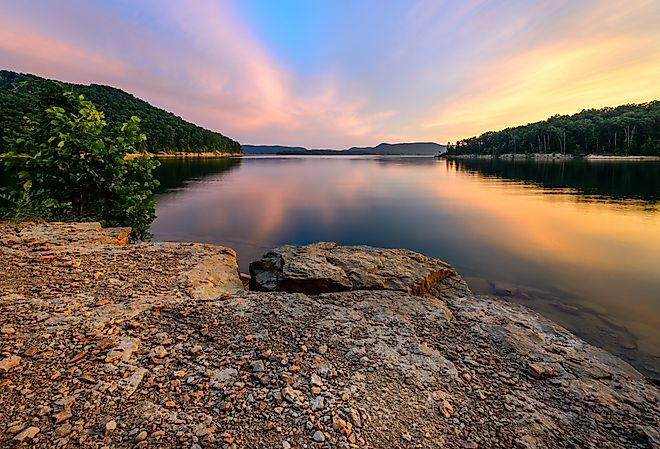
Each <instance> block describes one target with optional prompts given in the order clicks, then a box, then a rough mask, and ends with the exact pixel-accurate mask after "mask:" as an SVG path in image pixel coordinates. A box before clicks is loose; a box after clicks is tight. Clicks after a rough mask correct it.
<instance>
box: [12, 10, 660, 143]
mask: <svg viewBox="0 0 660 449" xmlns="http://www.w3.org/2000/svg"><path fill="white" fill-rule="evenodd" d="M1 7H2V14H1V15H0V68H2V69H8V70H15V71H20V72H28V73H34V74H37V75H41V76H45V77H50V78H57V79H61V80H65V81H71V82H81V83H92V82H93V83H100V84H110V85H113V86H116V87H119V88H121V89H124V90H126V91H128V92H131V93H133V94H134V95H136V96H138V97H140V98H143V99H145V100H147V101H149V102H150V103H152V104H154V105H156V106H158V107H162V108H164V109H167V110H169V111H172V112H174V113H175V114H177V115H180V116H182V117H183V118H185V119H186V120H189V121H192V122H194V123H197V124H199V125H202V126H204V127H207V128H210V129H213V130H216V131H220V132H222V133H223V134H226V135H229V136H230V137H233V138H235V139H237V140H239V141H240V142H241V143H251V144H280V145H302V146H307V147H312V148H344V147H350V146H354V145H375V144H378V143H379V142H382V141H388V142H401V141H436V142H440V143H446V142H447V141H453V140H455V139H457V138H460V137H468V136H471V135H474V134H479V133H481V132H483V131H487V130H496V129H500V128H503V127H506V126H509V125H517V124H525V123H528V122H531V121H537V120H541V119H544V118H546V117H548V116H550V115H553V114H557V113H560V114H566V113H574V112H578V111H580V110H581V109H583V108H590V107H603V106H615V105H618V104H623V103H630V102H644V101H649V100H653V99H660V1H657V0H650V1H643V0H626V1H623V0H594V1H592V0H539V1H523V0H509V1H494V0H491V1H480V0H460V1H458V0H420V1H412V0H401V1H384V0H363V1H356V0H341V1H340V0H326V1H321V0H317V1H314V0H298V1H294V0H279V1H267V0H262V1H258V0H235V1H230V0H186V1H182V0H181V1H175V0H140V1H131V0H115V1H100V0H98V1H91V0H41V1H38V0H14V1H12V0H3V1H2V3H1Z"/></svg>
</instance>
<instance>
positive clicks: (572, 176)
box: [448, 159, 660, 210]
mask: <svg viewBox="0 0 660 449" xmlns="http://www.w3.org/2000/svg"><path fill="white" fill-rule="evenodd" d="M448 164H450V165H452V166H454V167H455V168H456V169H457V170H460V171H463V172H466V173H473V174H478V175H479V176H481V177H494V178H498V179H504V180H511V181H517V182H522V183H528V184H533V185H536V186H539V187H542V188H544V189H547V190H548V191H549V192H548V193H552V192H554V191H556V190H563V189H570V190H573V191H575V192H576V193H578V194H579V195H580V196H586V197H587V198H592V199H601V200H640V204H641V205H642V206H643V207H652V208H653V209H654V210H655V207H656V206H657V202H658V201H660V162H644V163H638V162H610V161H591V162H589V161H581V160H578V161H556V160H555V161H538V162H535V161H529V160H523V161H504V160H500V159H458V160H450V161H448ZM579 198H580V199H583V198H581V197H579Z"/></svg>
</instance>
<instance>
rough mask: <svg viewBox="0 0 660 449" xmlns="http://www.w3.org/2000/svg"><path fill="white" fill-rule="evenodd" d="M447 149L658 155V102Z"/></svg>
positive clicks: (561, 118) (560, 119)
mask: <svg viewBox="0 0 660 449" xmlns="http://www.w3.org/2000/svg"><path fill="white" fill-rule="evenodd" d="M447 153H448V154H450V155H452V154H455V155H458V154H493V155H499V154H508V153H562V154H573V155H578V156H579V155H586V154H615V155H660V101H652V102H650V103H643V104H627V105H623V106H618V107H615V108H609V107H608V108H603V109H585V110H584V111H582V112H579V113H577V114H574V115H570V116H569V115H555V116H553V117H550V118H549V119H547V120H544V121H542V122H536V123H530V124H528V125H524V126H516V127H514V128H506V129H503V130H501V131H495V132H493V131H490V132H486V133H484V134H482V135H480V136H478V137H470V138H467V139H462V140H459V141H457V142H456V144H454V145H451V144H450V145H449V146H448V151H447Z"/></svg>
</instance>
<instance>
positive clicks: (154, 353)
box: [151, 345, 167, 359]
mask: <svg viewBox="0 0 660 449" xmlns="http://www.w3.org/2000/svg"><path fill="white" fill-rule="evenodd" d="M165 356H167V350H166V349H165V347H163V346H162V345H158V346H156V347H155V348H154V349H152V350H151V357H156V358H159V359H162V358H164V357H165Z"/></svg>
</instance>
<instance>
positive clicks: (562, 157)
mask: <svg viewBox="0 0 660 449" xmlns="http://www.w3.org/2000/svg"><path fill="white" fill-rule="evenodd" d="M439 157H442V158H447V159H503V160H549V161H566V160H573V159H576V160H578V159H579V160H584V161H597V162H601V161H631V162H642V161H654V162H655V161H660V156H635V155H631V156H616V155H601V154H588V155H586V156H574V155H571V154H559V153H550V154H542V153H533V154H501V155H499V156H494V155H492V154H454V155H450V154H446V153H445V154H441V155H440V156H439Z"/></svg>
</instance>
